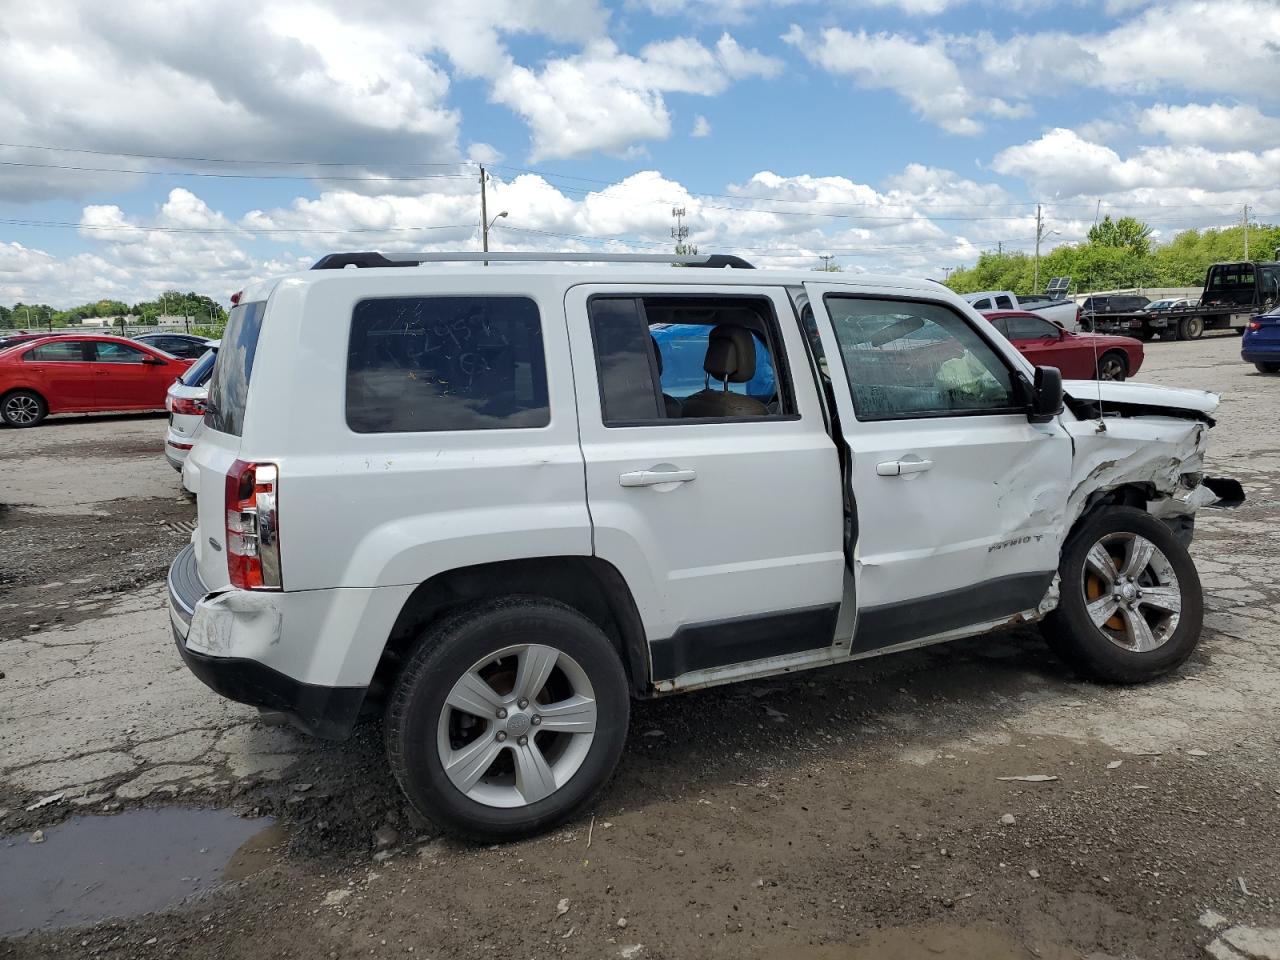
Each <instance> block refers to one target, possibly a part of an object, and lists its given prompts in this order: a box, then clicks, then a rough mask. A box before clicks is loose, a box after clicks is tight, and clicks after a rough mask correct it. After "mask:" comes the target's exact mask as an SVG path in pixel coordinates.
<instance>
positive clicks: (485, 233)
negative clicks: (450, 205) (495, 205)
mask: <svg viewBox="0 0 1280 960" xmlns="http://www.w3.org/2000/svg"><path fill="white" fill-rule="evenodd" d="M484 178H485V172H484V166H483V165H482V166H481V167H480V242H481V243H482V244H483V245H484V252H485V253H488V252H489V201H488V197H486V196H485V187H484ZM484 265H485V266H486V267H487V266H488V265H489V261H488V260H486V261H485V262H484Z"/></svg>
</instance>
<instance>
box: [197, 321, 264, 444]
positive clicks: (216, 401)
mask: <svg viewBox="0 0 1280 960" xmlns="http://www.w3.org/2000/svg"><path fill="white" fill-rule="evenodd" d="M266 308H267V304H266V301H265V300H260V301H258V302H257V303H242V304H239V305H238V306H235V307H232V308H231V316H230V317H229V318H228V320H227V329H226V331H225V332H224V333H223V334H222V346H221V349H219V350H218V358H217V361H216V362H215V363H214V365H213V378H212V379H211V380H210V381H209V402H208V405H207V406H206V407H205V414H204V424H205V426H206V427H208V428H209V429H210V430H217V431H218V432H219V433H230V434H234V435H235V436H237V437H238V436H240V434H241V433H242V431H243V430H244V411H245V404H246V403H247V401H248V398H249V378H250V377H251V376H252V375H253V358H254V356H255V355H256V354H257V352H258V334H259V333H261V332H262V315H263V313H265V312H266Z"/></svg>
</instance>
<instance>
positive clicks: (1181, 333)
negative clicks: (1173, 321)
mask: <svg viewBox="0 0 1280 960" xmlns="http://www.w3.org/2000/svg"><path fill="white" fill-rule="evenodd" d="M1202 336H1204V318H1203V317H1183V318H1182V319H1180V320H1179V321H1178V339H1179V340H1199V339H1200V338H1201V337H1202Z"/></svg>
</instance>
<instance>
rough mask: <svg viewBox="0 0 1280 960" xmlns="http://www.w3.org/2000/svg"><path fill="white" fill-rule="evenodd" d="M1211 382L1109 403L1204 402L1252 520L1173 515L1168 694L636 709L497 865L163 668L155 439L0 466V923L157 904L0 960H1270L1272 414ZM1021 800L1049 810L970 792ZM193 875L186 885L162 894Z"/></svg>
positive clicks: (994, 651)
mask: <svg viewBox="0 0 1280 960" xmlns="http://www.w3.org/2000/svg"><path fill="white" fill-rule="evenodd" d="M1238 351H1239V341H1238V340H1237V339H1235V338H1230V337H1207V338H1206V339H1204V340H1202V341H1198V342H1194V343H1170V344H1164V343H1157V344H1151V345H1149V346H1148V364H1147V367H1146V368H1145V369H1144V370H1143V371H1142V374H1141V376H1140V377H1139V379H1148V380H1152V381H1156V382H1161V383H1167V384H1177V385H1185V386H1193V387H1201V388H1206V389H1214V390H1219V391H1222V392H1223V393H1224V395H1225V398H1224V404H1223V407H1222V410H1221V412H1220V418H1221V419H1220V423H1219V426H1218V427H1217V428H1216V429H1215V430H1214V431H1213V432H1212V434H1211V442H1212V450H1211V460H1212V463H1211V470H1210V472H1215V473H1220V474H1224V475H1229V476H1235V477H1237V478H1238V479H1240V480H1241V481H1243V482H1244V484H1245V486H1246V488H1247V490H1248V492H1249V495H1250V502H1249V503H1248V504H1247V505H1246V506H1245V507H1243V508H1241V509H1239V510H1236V511H1231V512H1222V511H1205V512H1203V513H1202V514H1201V519H1200V522H1199V527H1198V533H1197V541H1196V546H1195V549H1194V553H1195V556H1196V560H1197V564H1198V566H1199V569H1200V573H1201V577H1202V579H1203V581H1204V583H1205V588H1206V594H1207V604H1208V608H1209V610H1208V613H1207V622H1206V626H1207V629H1206V633H1205V637H1204V642H1203V643H1202V645H1201V647H1200V650H1199V651H1198V652H1197V654H1196V655H1195V657H1194V658H1193V659H1192V660H1191V662H1189V663H1188V664H1187V665H1186V667H1185V668H1184V669H1183V670H1182V671H1181V673H1179V674H1178V675H1176V676H1174V677H1170V678H1168V679H1166V680H1163V681H1161V682H1159V683H1156V684H1153V685H1150V686H1147V687H1142V688H1128V689H1126V688H1120V687H1104V686H1097V685H1093V684H1089V683H1082V682H1080V681H1079V680H1078V679H1076V678H1075V677H1073V676H1072V675H1071V674H1070V673H1069V672H1068V671H1067V670H1066V669H1065V668H1064V667H1063V666H1062V665H1061V664H1059V663H1058V662H1057V661H1056V660H1055V659H1054V658H1053V657H1052V656H1051V655H1050V654H1049V653H1048V651H1047V650H1046V648H1045V647H1044V645H1043V644H1042V643H1041V642H1040V640H1039V639H1038V637H1037V636H1036V634H1035V633H1034V631H1021V632H1005V633H1001V634H993V635H988V636H986V637H980V638H976V639H973V640H968V641H963V642H960V643H955V644H950V645H946V646H940V647H934V648H930V649H927V650H922V651H918V652H914V653H910V654H902V655H898V656H896V657H892V658H885V659H881V660H875V661H869V662H863V663H859V664H853V665H847V666H842V667H836V668H830V669H827V670H822V671H816V672H811V673H807V674H800V675H795V676H791V677H787V678H784V679H779V680H767V681H759V682H755V683H750V684H742V685H738V686H731V687H725V688H720V689H717V690H710V691H704V692H700V693H695V694H689V695H685V696H680V697H675V698H671V699H667V700H662V701H655V702H648V703H640V704H636V705H635V707H634V710H633V714H632V716H633V720H632V731H631V738H630V741H629V746H628V748H627V750H626V753H625V755H624V757H623V759H622V762H621V764H620V767H619V772H618V775H617V777H616V778H615V780H614V781H613V783H612V784H611V786H610V787H609V788H608V789H607V790H606V792H605V793H604V794H603V795H602V796H601V798H600V800H599V801H598V803H597V804H596V806H595V807H594V809H593V810H592V811H591V812H590V813H589V814H588V815H586V816H585V817H583V818H582V819H581V820H579V821H577V822H575V823H573V824H571V825H570V826H569V827H568V828H567V829H564V830H562V831H559V832H557V833H555V834H552V835H550V836H544V837H540V838H537V839H533V840H529V841H525V842H521V843H515V844H511V845H507V846H503V847H495V848H484V847H475V846H468V845H465V844H460V843H456V842H454V841H451V840H447V839H442V838H440V837H439V836H438V833H437V831H436V830H435V829H434V828H433V827H432V826H431V825H430V824H429V823H426V822H425V821H423V820H421V819H420V818H418V817H417V816H416V815H415V814H414V813H413V812H412V811H410V810H409V809H408V808H407V807H406V806H405V804H404V803H403V801H402V800H401V799H400V796H399V794H398V792H397V790H396V788H395V786H394V784H393V782H392V780H391V777H390V774H389V772H388V770H387V767H386V765H385V763H384V761H383V759H382V756H381V750H380V729H379V726H378V724H377V722H376V720H374V721H370V722H369V723H367V724H365V725H364V726H362V727H361V729H360V730H359V731H358V733H357V735H356V737H355V738H353V739H352V740H351V741H350V742H347V743H343V744H328V743H317V742H310V741H307V740H305V739H303V738H301V737H299V736H297V735H295V734H293V733H292V732H291V731H289V730H285V729H280V728H270V727H266V726H263V725H262V724H261V723H260V722H259V721H258V720H257V718H256V714H255V712H254V711H252V710H250V709H247V708H242V707H240V706H238V705H235V704H230V703H225V702H223V701H221V700H219V699H218V698H217V697H215V696H214V695H213V694H211V693H209V692H208V691H207V690H205V688H203V687H202V686H201V685H200V684H199V683H198V682H197V681H195V680H194V679H192V678H191V677H190V676H189V675H188V674H187V673H186V671H185V670H184V669H183V668H182V666H181V663H180V662H179V660H178V658H177V655H176V653H175V652H174V650H173V648H172V640H171V638H170V635H169V627H168V621H167V615H166V613H165V611H164V591H163V584H162V579H163V571H164V568H165V567H166V566H167V563H168V560H169V558H170V557H171V556H172V555H173V553H175V552H176V551H177V549H178V548H179V547H180V546H181V544H182V543H183V542H184V541H185V540H186V536H187V535H186V533H185V532H184V529H183V524H184V523H186V522H189V521H190V520H191V519H193V516H194V509H193V507H192V505H191V504H190V503H189V502H188V501H186V500H185V499H183V498H182V497H181V495H180V491H179V484H178V477H177V474H176V473H175V472H174V471H173V470H172V469H171V468H170V467H169V466H168V464H167V463H166V462H165V461H164V459H163V457H162V456H161V441H160V437H161V433H162V429H163V420H162V419H159V418H155V417H128V418H112V419H85V418H70V419H64V420H55V421H51V422H50V423H49V424H48V425H47V426H44V427H41V428H37V429H35V430H28V431H11V430H5V431H0V491H3V494H2V498H3V499H4V500H5V501H6V502H7V504H8V509H7V510H4V511H0V671H3V673H4V678H3V679H0V891H3V890H4V889H6V888H5V887H4V884H5V882H6V876H5V870H6V864H11V865H13V864H18V863H19V862H20V863H22V864H25V865H26V866H25V867H24V869H26V870H28V871H30V872H31V873H32V878H31V884H30V889H31V890H36V887H37V879H36V877H35V874H36V872H37V871H36V870H35V869H34V867H32V866H31V864H32V863H37V864H39V865H40V867H41V868H42V870H41V871H40V875H41V876H42V877H45V876H52V877H54V879H53V880H49V881H46V880H40V881H39V883H48V884H49V886H48V888H47V890H48V894H47V895H48V897H61V898H63V899H67V898H69V899H70V900H71V901H81V902H82V905H83V903H84V902H87V901H88V900H91V899H92V897H93V896H97V895H100V893H101V890H102V889H103V887H102V886H97V884H99V881H98V880H94V881H90V880H89V879H88V878H87V877H86V876H83V875H81V874H80V873H79V872H78V871H83V870H84V869H85V868H84V867H82V866H74V867H73V866H68V868H67V870H66V871H65V872H64V873H61V874H60V873H59V869H58V865H59V864H60V863H63V862H65V863H67V864H69V865H70V864H80V863H82V862H83V861H85V860H86V857H85V856H83V855H82V854H83V850H81V849H80V848H81V847H86V848H88V849H95V845H101V846H102V849H103V850H104V851H107V850H119V849H130V850H133V851H134V852H135V854H136V853H137V851H138V850H150V849H151V848H152V847H155V849H156V852H155V854H154V858H153V859H154V861H155V863H154V872H155V875H156V876H157V877H160V878H161V879H160V880H158V881H157V880H155V879H154V878H153V880H152V883H151V886H152V887H153V888H154V887H155V885H156V883H167V884H169V885H170V886H171V888H172V889H171V891H170V892H169V893H168V894H167V895H164V896H162V897H161V902H165V901H168V902H176V901H178V900H180V899H181V898H182V897H183V896H184V895H187V894H191V895H190V896H189V898H188V899H187V900H186V902H183V903H178V904H177V905H176V906H173V907H171V908H169V909H167V910H164V911H161V912H152V913H137V910H140V909H144V907H142V906H140V904H142V902H143V900H144V899H145V898H140V897H132V899H131V895H130V894H129V892H128V891H129V890H130V889H132V886H137V885H145V883H143V881H142V880H139V879H138V878H139V877H143V879H144V880H145V876H144V875H146V874H148V869H149V868H148V864H147V862H146V861H145V858H144V862H142V863H141V864H133V865H131V866H130V867H129V868H128V869H124V868H123V867H122V868H121V870H120V877H121V879H120V881H119V883H118V884H117V886H119V887H120V889H121V890H122V891H124V893H122V894H121V897H122V899H121V901H120V903H119V904H117V905H116V907H115V908H114V911H115V912H117V913H123V914H133V915H128V916H124V917H123V918H122V919H118V920H105V921H102V922H99V923H97V924H96V925H90V926H79V927H73V928H64V929H47V928H41V929H37V930H35V931H33V932H29V933H26V934H25V935H16V936H11V937H9V938H7V939H0V957H14V958H35V957H41V958H43V957H50V956H58V957H81V956H85V957H119V958H124V957H129V958H132V957H193V958H202V960H204V958H207V960H214V958H217V960H228V958H239V957H246V958H248V957H254V958H258V957H299V958H303V957H306V958H312V957H321V958H323V957H331V958H346V957H357V956H370V955H373V956H391V955H399V956H426V957H436V958H462V957H485V956H493V957H500V958H508V957H509V958H521V960H523V958H533V957H553V956H564V957H591V958H595V957H631V958H639V957H643V958H687V957H703V956H706V957H775V956H786V957H796V958H802V960H803V958H813V960H835V958H849V960H853V958H872V957H875V958H895V957H897V958H908V957H909V958H915V957H928V956H947V957H953V958H962V960H963V958H975V960H976V958H984V960H985V958H1006V957H1008V958H1013V957H1046V958H1066V957H1088V958H1121V957H1124V958H1128V957H1141V958H1177V957H1199V956H1214V957H1219V958H1238V957H1280V931H1277V930H1275V929H1274V928H1276V927H1280V906H1278V905H1277V898H1280V876H1278V870H1277V864H1280V819H1278V817H1277V814H1278V813H1280V764H1278V763H1277V758H1278V754H1280V713H1278V712H1277V706H1276V705H1277V702H1278V695H1280V651H1278V650H1277V647H1276V639H1277V636H1278V634H1280V631H1278V629H1277V627H1276V617H1277V614H1278V613H1280V589H1278V588H1277V587H1276V586H1275V582H1274V569H1275V561H1276V557H1277V555H1278V554H1280V551H1278V550H1277V539H1278V535H1277V532H1276V531H1277V529H1278V528H1277V519H1278V515H1280V421H1278V420H1277V418H1276V416H1275V411H1276V409H1277V393H1278V392H1280V378H1276V377H1270V378H1268V377H1263V376H1260V375H1257V374H1256V373H1255V372H1254V371H1253V368H1252V367H1251V366H1248V365H1245V364H1242V363H1240V362H1239V359H1238ZM1025 775H1045V776H1050V777H1054V778H1056V779H1052V780H1048V781H1045V782H1025V781H1017V780H1002V779H999V778H1001V777H1016V776H1025ZM59 794H61V796H60V797H59V798H58V799H56V800H53V801H50V802H48V803H47V804H45V805H44V806H39V807H37V808H36V809H32V810H28V809H27V808H28V807H30V806H33V805H35V804H37V803H38V802H39V801H41V800H42V799H46V798H48V797H55V796H58V795H59ZM192 808H197V809H199V808H206V809H207V808H214V809H229V810H232V811H234V812H238V813H241V814H244V815H246V816H264V815H265V816H270V817H273V818H275V826H274V827H272V828H271V830H270V831H268V832H264V833H259V834H258V835H257V837H256V838H255V839H254V840H252V841H250V844H249V846H250V847H252V850H251V851H250V853H249V854H246V853H244V852H242V853H241V854H240V855H239V856H238V858H233V860H234V862H233V864H232V869H231V870H230V871H229V874H225V875H224V874H223V873H222V872H221V871H222V869H223V862H224V861H225V860H227V859H228V854H227V853H226V852H224V851H222V850H221V847H219V843H220V842H221V841H222V840H224V839H225V838H224V837H221V836H219V835H217V830H215V829H214V828H213V826H211V825H209V824H208V823H207V818H206V817H205V816H204V815H202V814H199V813H192V814H190V820H189V821H187V823H188V826H185V827H182V828H180V829H178V830H177V833H176V835H174V836H168V835H166V836H165V837H161V836H160V833H159V832H158V831H157V830H156V828H155V822H154V820H152V819H148V815H147V814H146V813H145V811H148V810H156V809H161V810H170V809H173V810H190V809H192ZM138 811H144V812H143V813H139V812H138ZM69 819H70V820H74V822H73V823H69ZM268 822H269V821H266V820H262V821H259V823H260V824H266V823H268ZM219 829H221V828H219ZM253 829H254V830H255V831H256V830H257V827H254V828H253ZM37 830H38V831H41V837H42V838H43V842H42V843H40V844H37V845H34V846H33V845H31V844H30V840H31V838H32V837H33V835H34V834H35V831H37ZM73 836H74V837H76V838H78V839H75V840H72V839H71V838H72V837H73ZM64 838H66V839H64ZM108 841H109V842H108ZM232 843H239V836H238V835H237V836H236V837H235V839H234V840H233V841H232ZM73 844H74V847H75V849H72V846H73ZM379 846H382V847H385V849H382V850H379V849H378V847H379ZM191 848H195V849H196V852H197V853H199V854H201V855H206V854H207V856H208V857H209V858H210V860H209V861H208V862H207V863H206V869H204V870H202V871H201V873H202V874H203V876H202V877H198V878H193V876H190V875H183V876H181V877H179V876H173V877H172V878H169V879H167V880H166V879H164V877H165V874H164V869H163V868H164V866H165V862H168V860H172V861H173V862H175V863H177V862H185V861H183V860H182V857H179V856H177V855H176V854H175V849H176V850H177V852H179V853H181V854H182V855H183V856H189V855H190V854H191ZM18 854H21V858H19V856H18ZM112 855H115V854H112ZM107 856H108V854H107V853H104V854H103V855H102V857H99V858H98V859H99V860H101V859H103V858H105V857H107ZM6 857H7V858H8V859H6ZM41 857H44V858H48V859H47V860H43V861H42V860H40V859H39V858H41ZM32 858H35V859H34V860H33V859H32ZM166 858H167V859H166ZM87 859H90V860H92V859H94V858H93V857H88V858H87ZM50 861H52V862H50ZM162 861H163V862H162ZM174 869H175V870H177V869H182V870H187V871H188V873H190V869H189V868H186V867H181V868H179V867H174ZM15 875H17V873H16V871H15V870H11V871H10V873H9V875H8V877H9V878H10V879H11V878H12V877H13V876H15ZM224 876H226V877H229V879H225V880H224V879H223V878H224ZM211 880H212V881H213V882H210V881H211ZM104 886H105V888H110V887H112V884H111V883H106V884H105V885H104ZM90 887H93V889H92V890H90V889H88V888H90ZM8 889H10V890H12V889H13V886H12V885H11V886H10V888H8ZM45 891H46V888H45V887H39V889H38V891H37V893H36V894H33V893H31V892H30V890H29V891H28V892H27V893H26V894H24V893H23V892H22V891H21V888H19V890H18V892H16V893H11V894H10V895H9V896H8V898H7V899H0V931H5V930H14V931H17V930H20V929H21V928H22V927H23V926H24V924H25V921H24V920H23V917H25V916H27V911H29V910H34V909H35V908H34V907H33V906H32V904H31V902H30V901H32V900H33V899H35V900H38V899H41V898H43V897H45V896H46V892H45ZM192 891H196V892H194V893H192ZM37 894H38V895H37ZM150 894H151V895H152V896H154V894H155V890H154V889H151V890H150ZM131 904H132V906H131ZM154 906H155V904H154V903H150V904H148V905H147V906H146V907H145V909H153V908H154ZM561 906H564V907H567V909H564V910H561V909H560V907H561ZM73 914H74V911H71V912H69V913H67V914H63V915H61V916H62V919H63V920H64V921H65V920H66V919H68V918H69V917H71V916H72V915H73ZM32 916H34V914H32ZM25 925H30V924H25ZM1206 951H1207V952H1206Z"/></svg>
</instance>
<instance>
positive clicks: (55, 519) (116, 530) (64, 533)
mask: <svg viewBox="0 0 1280 960" xmlns="http://www.w3.org/2000/svg"><path fill="white" fill-rule="evenodd" d="M194 519H195V506H194V504H193V503H191V502H190V501H187V500H179V499H177V498H174V499H168V500H111V501H106V502H104V503H101V504H98V505H97V506H96V508H95V512H94V513H92V514H87V515H77V514H63V515H58V514H54V515H49V514H46V513H43V512H41V511H37V510H34V509H31V508H25V507H12V506H11V507H8V508H7V509H5V510H3V511H0V640H3V639H4V638H5V637H10V636H20V635H22V634H25V633H27V632H28V630H29V628H30V626H31V625H32V624H40V625H47V624H54V623H58V624H73V623H77V622H80V621H82V620H84V619H86V618H87V617H92V616H94V615H95V614H96V613H97V612H98V611H100V610H101V609H102V607H103V606H104V605H105V604H106V603H107V602H109V601H110V599H111V597H112V595H114V594H119V593H122V592H126V591H129V590H132V589H134V588H136V587H138V586H141V585H143V584H152V583H155V582H156V580H157V579H162V578H163V577H164V576H165V575H166V573H167V572H168V569H169V564H170V563H171V562H172V561H173V558H174V556H175V555H176V554H177V553H178V551H179V550H181V549H182V546H183V544H185V543H186V542H187V541H188V540H189V539H190V533H189V532H188V530H187V529H185V528H184V524H189V523H190V522H191V521H193V520H194Z"/></svg>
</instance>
